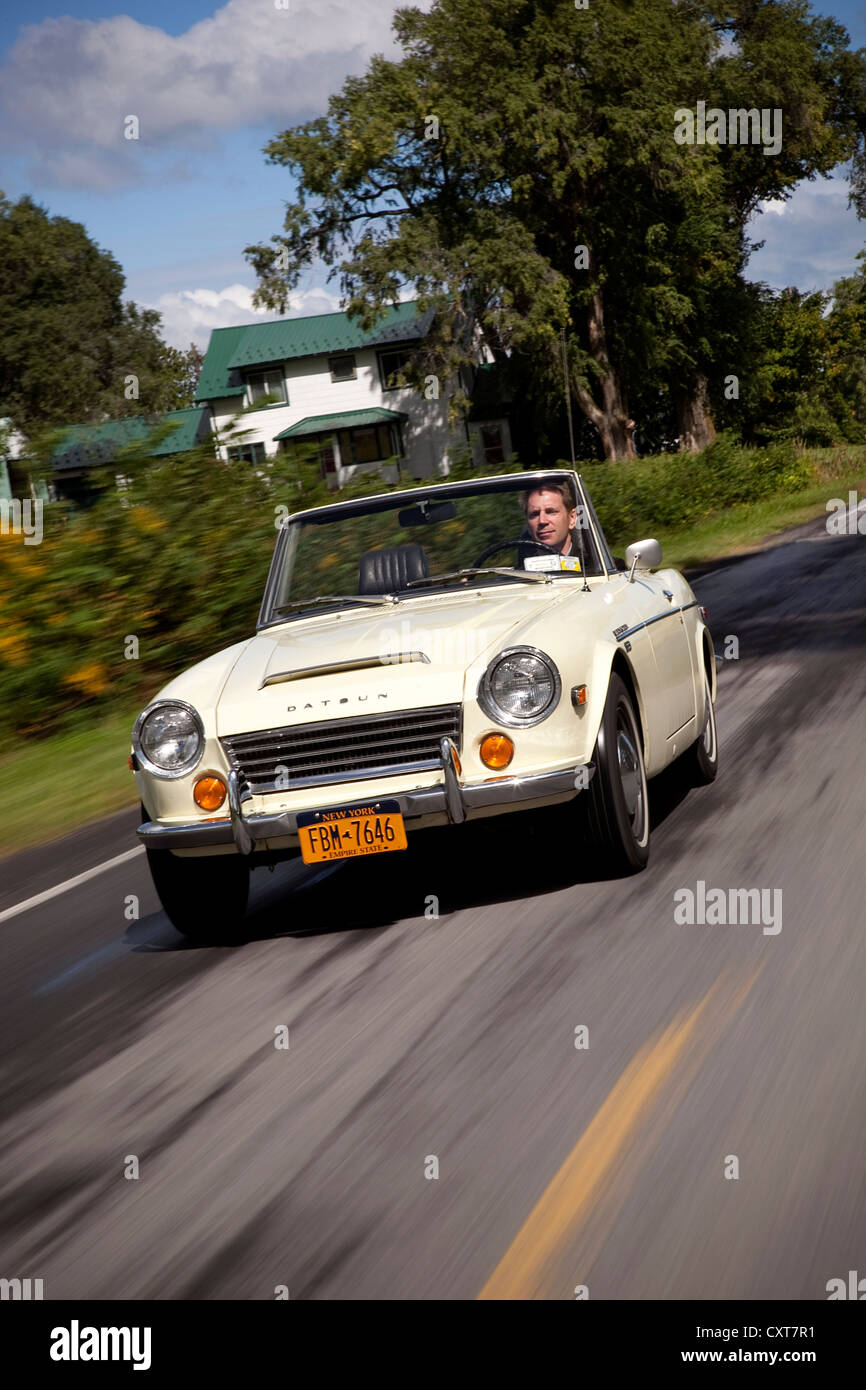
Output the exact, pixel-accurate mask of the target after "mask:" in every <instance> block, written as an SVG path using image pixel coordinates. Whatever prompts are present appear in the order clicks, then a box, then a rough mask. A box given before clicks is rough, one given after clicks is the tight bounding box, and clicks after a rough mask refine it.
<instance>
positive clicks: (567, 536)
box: [521, 482, 579, 556]
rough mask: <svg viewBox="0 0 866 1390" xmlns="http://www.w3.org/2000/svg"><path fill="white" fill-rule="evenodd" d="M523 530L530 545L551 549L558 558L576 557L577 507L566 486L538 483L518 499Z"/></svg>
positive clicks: (569, 488) (553, 483)
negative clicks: (535, 544)
mask: <svg viewBox="0 0 866 1390" xmlns="http://www.w3.org/2000/svg"><path fill="white" fill-rule="evenodd" d="M521 502H522V504H523V511H524V514H525V516H526V529H527V531H528V532H529V535H530V536H531V537H532V539H533V540H534V541H540V542H541V544H542V545H549V546H553V547H554V548H555V549H556V550H558V551H559V552H560V554H562V555H575V556H576V555H578V553H579V552H578V547H577V538H576V536H575V535H574V528H575V526H576V525H577V507H576V506H575V505H574V498H573V496H572V491H571V487H570V485H569V484H568V483H566V482H562V483H560V482H551V483H542V484H541V485H540V486H539V487H535V488H532V489H531V490H530V491H529V492H525V493H524V494H523V495H522V497H521Z"/></svg>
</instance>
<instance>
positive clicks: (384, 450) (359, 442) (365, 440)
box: [338, 425, 403, 467]
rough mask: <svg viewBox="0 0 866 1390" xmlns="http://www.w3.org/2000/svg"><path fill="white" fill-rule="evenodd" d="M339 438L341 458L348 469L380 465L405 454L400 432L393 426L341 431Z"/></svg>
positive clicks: (371, 426)
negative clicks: (357, 464) (354, 465)
mask: <svg viewBox="0 0 866 1390" xmlns="http://www.w3.org/2000/svg"><path fill="white" fill-rule="evenodd" d="M338 438H339V440H340V458H341V460H342V463H343V464H344V465H345V466H347V467H348V466H351V465H352V464H354V463H380V462H381V461H382V460H383V459H389V458H394V457H395V456H396V457H398V458H399V457H400V455H401V454H402V452H403V450H402V448H401V445H400V435H399V432H398V431H397V430H396V429H394V427H393V426H391V425H364V426H362V427H361V428H359V429H355V430H340V433H339V436H338Z"/></svg>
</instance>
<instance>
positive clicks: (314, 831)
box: [298, 801, 406, 864]
mask: <svg viewBox="0 0 866 1390" xmlns="http://www.w3.org/2000/svg"><path fill="white" fill-rule="evenodd" d="M298 838H299V839H300V842H301V858H302V859H303V861H304V863H305V864H323V863H325V862H327V861H329V860H331V859H354V858H356V857H357V856H358V855H360V854H385V853H387V851H388V850H390V849H405V848H406V828H405V826H404V824H403V817H402V815H401V814H400V803H399V801H371V802H367V803H366V804H365V805H363V806H338V807H335V808H334V810H332V811H304V812H302V814H301V815H299V816H298Z"/></svg>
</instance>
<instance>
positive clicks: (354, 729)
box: [220, 705, 461, 796]
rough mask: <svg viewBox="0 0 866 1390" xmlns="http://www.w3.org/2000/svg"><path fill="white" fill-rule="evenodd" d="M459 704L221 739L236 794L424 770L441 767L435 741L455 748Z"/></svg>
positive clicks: (331, 721) (303, 725)
mask: <svg viewBox="0 0 866 1390" xmlns="http://www.w3.org/2000/svg"><path fill="white" fill-rule="evenodd" d="M460 715H461V706H460V705H434V706H433V707H432V708H428V709H413V710H400V711H398V712H397V713H396V714H374V715H371V716H370V717H369V718H367V719H329V720H327V721H323V722H322V723H316V724H300V725H295V726H293V727H290V728H286V729H261V730H259V731H258V732H256V733H254V734H233V735H232V736H231V737H229V738H224V739H221V740H220V742H221V743H222V746H223V748H224V749H225V751H226V755H227V756H228V759H229V762H230V763H231V765H232V767H233V768H235V769H236V771H237V773H238V780H239V782H240V788H241V794H242V795H244V794H245V792H246V791H247V790H249V792H251V793H252V794H254V795H256V796H261V795H263V794H265V793H267V792H273V791H286V790H288V789H290V788H292V787H307V786H312V785H313V784H315V783H324V782H354V781H359V780H361V779H362V778H364V777H382V776H389V775H391V776H393V775H396V774H398V773H403V772H423V771H425V770H427V771H429V769H430V768H433V767H439V766H441V758H440V754H439V740H440V739H441V738H443V737H445V736H446V735H447V737H448V738H450V739H453V741H454V743H455V744H456V745H457V747H458V749H459V747H460Z"/></svg>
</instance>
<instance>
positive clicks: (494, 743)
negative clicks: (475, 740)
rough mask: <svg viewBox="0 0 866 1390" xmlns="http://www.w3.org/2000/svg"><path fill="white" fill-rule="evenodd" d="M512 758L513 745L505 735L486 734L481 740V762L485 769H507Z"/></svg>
mask: <svg viewBox="0 0 866 1390" xmlns="http://www.w3.org/2000/svg"><path fill="white" fill-rule="evenodd" d="M513 757H514V744H513V743H512V742H511V739H510V738H509V737H508V735H507V734H488V735H487V737H486V738H483V739H482V740H481V761H482V762H483V764H484V766H485V767H492V768H494V769H499V768H500V767H507V766H508V764H509V763H510V762H511V759H512V758H513Z"/></svg>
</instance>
